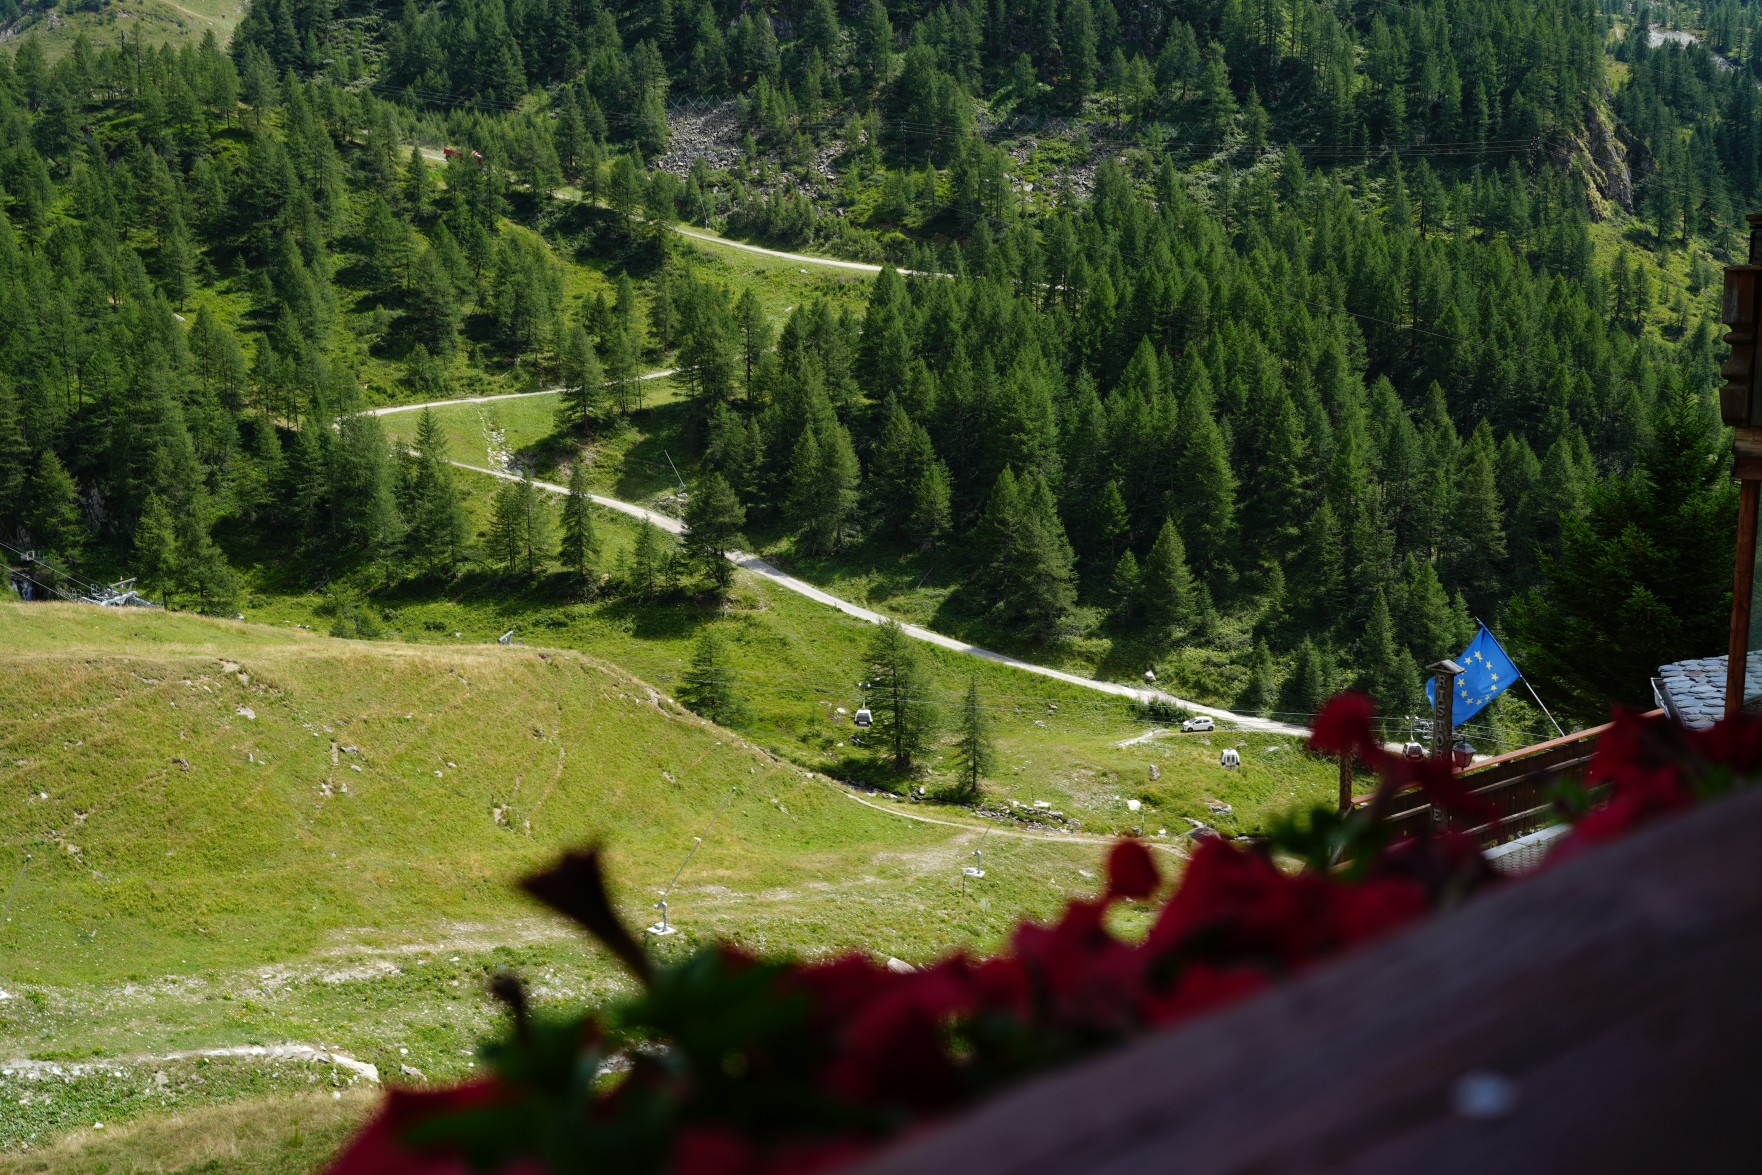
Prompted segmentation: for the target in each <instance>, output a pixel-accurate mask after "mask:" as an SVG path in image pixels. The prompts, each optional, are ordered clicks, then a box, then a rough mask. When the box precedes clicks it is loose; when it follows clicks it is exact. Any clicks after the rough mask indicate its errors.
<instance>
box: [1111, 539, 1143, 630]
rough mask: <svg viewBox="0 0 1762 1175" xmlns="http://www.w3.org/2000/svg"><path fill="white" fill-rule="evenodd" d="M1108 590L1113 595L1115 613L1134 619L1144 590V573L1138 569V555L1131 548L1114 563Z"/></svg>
mask: <svg viewBox="0 0 1762 1175" xmlns="http://www.w3.org/2000/svg"><path fill="white" fill-rule="evenodd" d="M1108 590H1109V592H1110V593H1111V594H1112V595H1113V600H1114V613H1115V615H1117V616H1119V617H1120V619H1122V620H1130V619H1132V616H1133V615H1134V614H1135V613H1136V612H1137V610H1138V598H1139V596H1140V595H1142V594H1143V591H1144V573H1143V572H1142V571H1140V570H1139V569H1138V556H1136V555H1134V554H1132V551H1131V549H1130V548H1127V549H1126V550H1125V551H1123V552H1121V553H1120V558H1119V561H1118V562H1117V563H1115V564H1114V565H1113V577H1112V579H1111V580H1110V581H1109V584H1108Z"/></svg>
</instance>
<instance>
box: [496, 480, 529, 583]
mask: <svg viewBox="0 0 1762 1175" xmlns="http://www.w3.org/2000/svg"><path fill="white" fill-rule="evenodd" d="M525 519H526V515H525V510H524V509H523V507H522V505H521V502H520V483H519V482H516V481H512V480H501V481H498V482H497V483H496V491H495V496H494V497H493V498H492V499H491V504H490V524H489V547H490V552H491V554H492V555H493V557H494V558H495V560H496V562H498V563H500V564H501V565H502V571H503V572H504V573H505V574H507V575H513V574H514V572H515V571H516V570H517V569H518V568H519V567H520V564H521V558H522V556H523V554H524V552H525V549H526V538H525V534H524V530H525Z"/></svg>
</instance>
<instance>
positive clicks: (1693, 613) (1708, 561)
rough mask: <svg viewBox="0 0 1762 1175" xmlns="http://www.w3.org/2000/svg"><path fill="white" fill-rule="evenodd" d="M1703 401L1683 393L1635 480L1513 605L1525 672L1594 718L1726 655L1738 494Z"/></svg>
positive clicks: (1599, 493) (1570, 521) (1612, 486)
mask: <svg viewBox="0 0 1762 1175" xmlns="http://www.w3.org/2000/svg"><path fill="white" fill-rule="evenodd" d="M1715 435H1716V433H1715V430H1714V427H1713V426H1712V425H1711V423H1710V421H1709V420H1708V419H1707V415H1706V413H1705V411H1704V409H1703V407H1702V405H1701V403H1700V402H1699V401H1698V400H1697V398H1696V397H1695V396H1694V395H1693V394H1692V393H1691V392H1689V391H1688V390H1687V389H1685V388H1683V387H1681V386H1680V384H1679V385H1678V386H1676V387H1675V388H1672V389H1671V390H1670V391H1669V392H1668V393H1667V394H1666V396H1665V398H1664V400H1663V403H1662V404H1661V405H1660V407H1659V410H1658V414H1657V417H1656V418H1655V420H1654V421H1653V441H1652V443H1651V445H1650V446H1649V447H1648V448H1647V449H1646V451H1645V452H1644V453H1643V454H1642V455H1641V457H1640V461H1639V463H1638V465H1637V466H1636V467H1635V468H1634V469H1633V470H1632V471H1631V472H1629V473H1627V474H1622V475H1617V476H1615V477H1612V478H1610V479H1609V480H1607V481H1605V482H1603V483H1602V484H1600V485H1596V486H1593V487H1592V488H1591V489H1590V490H1589V491H1588V492H1587V494H1586V499H1585V509H1584V513H1582V514H1579V515H1575V516H1572V517H1569V518H1567V519H1565V520H1564V521H1563V523H1562V533H1561V540H1560V554H1559V555H1558V556H1557V557H1546V558H1544V559H1543V560H1542V586H1541V588H1539V589H1538V590H1536V591H1532V592H1530V593H1528V594H1526V595H1525V596H1524V597H1523V598H1522V599H1520V600H1519V601H1518V602H1517V603H1516V604H1515V605H1514V606H1513V608H1512V613H1511V623H1512V630H1513V635H1514V636H1515V637H1516V639H1517V644H1518V646H1519V647H1520V649H1521V650H1522V659H1521V662H1520V663H1521V664H1522V665H1523V667H1524V671H1525V672H1526V673H1527V674H1529V675H1531V676H1533V677H1535V678H1537V679H1538V680H1539V681H1541V682H1542V683H1544V684H1545V686H1546V689H1547V692H1548V695H1549V697H1550V698H1553V697H1564V698H1565V699H1567V704H1568V705H1569V707H1570V708H1571V709H1572V710H1573V711H1575V712H1576V713H1578V714H1579V715H1580V716H1582V717H1584V718H1586V719H1594V718H1596V717H1600V716H1601V715H1603V714H1606V713H1607V711H1608V707H1609V706H1610V705H1611V704H1613V703H1620V704H1623V705H1630V706H1646V705H1649V704H1650V702H1651V687H1650V682H1651V678H1652V676H1653V674H1655V673H1656V672H1657V671H1658V668H1659V666H1661V665H1667V664H1670V663H1671V662H1673V661H1678V660H1682V659H1684V658H1687V657H1704V656H1710V655H1713V654H1715V653H1717V652H1719V651H1720V650H1721V649H1722V648H1724V647H1725V642H1726V637H1727V622H1728V619H1729V617H1730V614H1731V574H1730V568H1731V566H1732V563H1733V560H1734V559H1735V553H1734V544H1735V539H1734V537H1733V536H1734V535H1735V533H1736V530H1737V524H1736V515H1735V510H1736V494H1735V492H1734V491H1735V489H1736V487H1735V486H1734V485H1733V484H1732V482H1731V481H1730V479H1729V478H1728V477H1727V475H1726V470H1725V468H1724V466H1723V465H1722V463H1721V462H1720V461H1719V460H1718V456H1717V454H1718V450H1717V449H1716V448H1715V439H1714V438H1715Z"/></svg>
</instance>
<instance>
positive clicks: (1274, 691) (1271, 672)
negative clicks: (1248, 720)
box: [1246, 640, 1279, 715]
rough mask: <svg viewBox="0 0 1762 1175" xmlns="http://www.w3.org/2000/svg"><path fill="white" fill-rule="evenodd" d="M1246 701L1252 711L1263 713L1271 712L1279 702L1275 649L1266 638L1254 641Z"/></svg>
mask: <svg viewBox="0 0 1762 1175" xmlns="http://www.w3.org/2000/svg"><path fill="white" fill-rule="evenodd" d="M1246 701H1247V706H1248V710H1249V711H1250V712H1251V713H1255V714H1261V715H1265V714H1268V713H1270V712H1271V711H1272V709H1273V707H1275V706H1277V705H1278V703H1279V675H1278V668H1277V666H1275V665H1274V664H1273V651H1272V650H1271V649H1270V648H1268V647H1267V643H1266V641H1264V640H1258V641H1255V642H1254V655H1253V658H1252V659H1251V660H1250V662H1249V677H1248V694H1247V698H1246Z"/></svg>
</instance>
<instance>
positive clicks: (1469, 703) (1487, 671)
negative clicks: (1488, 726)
mask: <svg viewBox="0 0 1762 1175" xmlns="http://www.w3.org/2000/svg"><path fill="white" fill-rule="evenodd" d="M1456 663H1457V664H1458V665H1460V666H1462V672H1461V673H1460V674H1458V675H1457V677H1456V701H1455V704H1454V706H1453V707H1452V709H1451V711H1450V717H1451V719H1452V722H1451V725H1453V726H1461V725H1462V724H1463V723H1464V722H1467V721H1468V720H1469V719H1470V718H1473V717H1474V716H1475V715H1476V714H1479V713H1480V712H1481V711H1482V710H1483V709H1485V708H1486V705H1487V703H1488V702H1490V701H1492V700H1493V699H1494V698H1496V697H1498V696H1499V695H1500V694H1502V693H1504V692H1505V691H1506V690H1507V689H1509V688H1510V687H1511V686H1512V685H1514V684H1516V682H1517V679H1518V676H1519V674H1518V672H1517V666H1516V665H1515V664H1513V663H1512V660H1511V658H1510V657H1507V656H1506V655H1505V650H1504V649H1502V648H1500V647H1499V638H1498V637H1496V636H1494V635H1493V634H1492V633H1490V632H1488V631H1487V626H1486V625H1484V624H1483V625H1481V630H1480V632H1478V633H1476V634H1475V638H1474V639H1473V640H1472V641H1470V642H1468V648H1466V649H1464V650H1463V651H1462V656H1460V657H1458V658H1456ZM1436 689H1437V683H1436V682H1435V681H1428V682H1426V701H1428V702H1434V704H1435V699H1434V697H1433V691H1434V690H1436Z"/></svg>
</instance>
